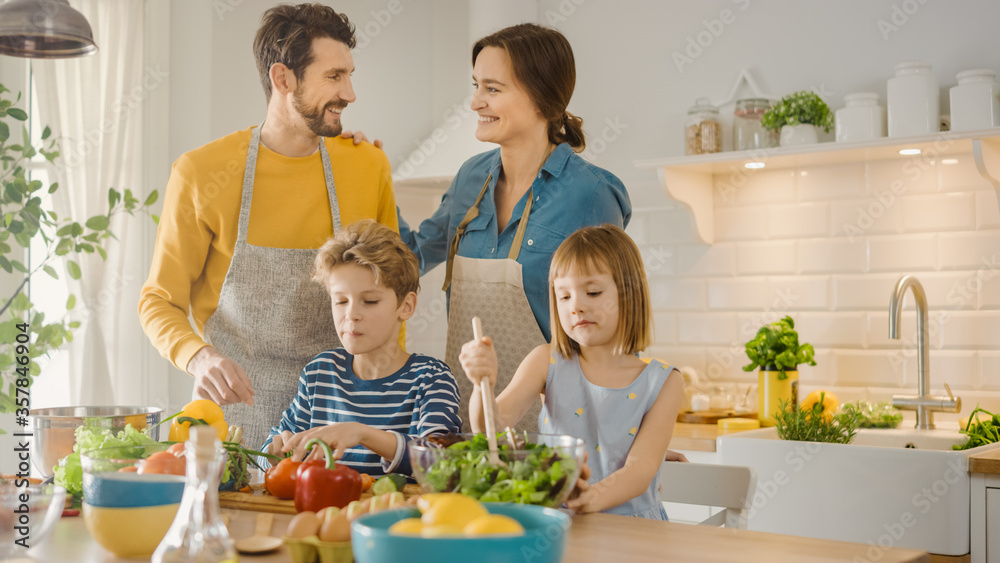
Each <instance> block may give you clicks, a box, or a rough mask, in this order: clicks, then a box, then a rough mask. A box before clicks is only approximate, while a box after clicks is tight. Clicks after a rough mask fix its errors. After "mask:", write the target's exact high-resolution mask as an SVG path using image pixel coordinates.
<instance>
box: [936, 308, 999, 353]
mask: <svg viewBox="0 0 1000 563" xmlns="http://www.w3.org/2000/svg"><path fill="white" fill-rule="evenodd" d="M943 323H944V324H943V327H942V331H941V332H942V335H943V344H944V346H945V347H946V348H986V349H990V348H993V349H996V348H998V344H1000V311H968V312H966V311H949V312H948V316H947V318H946V319H944V320H943Z"/></svg>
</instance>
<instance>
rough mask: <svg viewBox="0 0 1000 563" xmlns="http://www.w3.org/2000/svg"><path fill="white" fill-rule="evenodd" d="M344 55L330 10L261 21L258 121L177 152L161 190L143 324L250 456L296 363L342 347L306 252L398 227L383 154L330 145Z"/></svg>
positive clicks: (345, 86)
mask: <svg viewBox="0 0 1000 563" xmlns="http://www.w3.org/2000/svg"><path fill="white" fill-rule="evenodd" d="M354 45H355V37H354V27H353V26H352V25H351V24H350V22H349V21H348V19H347V17H346V16H344V15H343V14H338V13H336V12H335V11H334V10H333V9H332V8H329V7H327V6H323V5H320V4H300V5H297V6H291V5H280V6H275V7H273V8H271V9H270V10H268V11H267V12H265V14H264V16H263V17H262V19H261V26H260V28H259V29H258V30H257V34H256V37H255V38H254V44H253V48H254V56H255V57H256V61H257V69H258V71H259V72H260V78H261V83H262V85H263V87H264V93H265V95H266V97H267V115H266V117H265V119H264V123H263V124H262V125H261V126H260V127H252V128H250V129H247V130H243V131H238V132H236V133H233V134H230V135H227V136H225V137H222V138H220V139H217V140H215V141H212V142H210V143H208V144H207V145H205V146H203V147H200V148H197V149H195V150H193V151H190V152H188V153H185V154H184V155H181V157H180V158H178V159H177V161H176V162H175V163H174V166H173V170H172V171H171V175H170V180H169V182H168V184H167V190H166V197H165V201H164V209H163V215H162V217H161V218H160V224H159V231H158V233H157V240H156V249H155V253H154V257H153V264H152V267H151V268H150V272H149V278H148V279H147V281H146V284H145V285H144V286H143V289H142V294H141V296H140V300H139V316H140V321H141V322H142V325H143V330H144V331H145V332H146V335H147V336H148V337H149V338H150V340H151V341H152V342H153V344H154V345H155V346H156V347H157V349H158V350H159V351H160V353H161V354H162V355H163V356H164V357H166V358H168V359H169V360H170V361H171V362H173V364H174V365H175V366H177V367H178V368H179V369H184V370H185V371H187V372H188V373H189V374H191V375H192V376H194V380H195V387H194V394H195V396H196V397H199V398H206V399H211V400H213V401H215V402H217V403H219V404H220V405H223V409H224V410H225V411H226V419H227V421H229V423H230V424H236V425H239V426H243V427H244V436H245V438H246V443H247V444H250V445H253V446H257V445H259V444H261V443H263V441H264V439H265V438H266V437H267V432H268V430H269V429H270V428H271V426H273V425H274V424H276V423H277V421H278V420H279V419H280V417H281V413H282V412H283V411H284V409H285V408H287V407H288V404H289V402H290V401H291V399H292V397H293V396H294V394H295V392H296V384H297V381H298V374H299V372H300V370H301V369H302V367H303V366H305V365H306V364H307V363H308V362H309V360H311V359H312V357H313V355H315V354H316V353H317V352H318V351H321V350H328V349H330V348H336V347H338V346H339V343H338V341H337V337H336V331H335V329H334V326H333V321H332V317H331V315H330V298H329V296H328V295H327V293H326V292H325V291H324V290H323V288H322V287H321V286H320V285H319V284H315V283H313V282H312V281H310V274H311V270H312V260H313V257H314V255H315V253H316V251H315V249H316V248H318V247H319V246H321V245H322V244H323V242H325V241H326V239H327V238H328V237H330V236H331V235H333V234H334V233H335V232H337V231H339V230H340V225H348V224H350V223H353V222H355V221H358V220H361V219H366V218H368V219H375V220H377V221H379V222H380V223H383V224H386V225H388V226H390V227H391V228H393V229H394V230H398V225H397V219H396V204H395V199H394V197H393V193H392V179H391V171H390V167H389V162H388V160H387V158H386V157H385V155H384V154H383V153H382V152H381V151H379V150H378V149H376V148H375V147H373V146H372V145H370V144H361V145H359V146H354V145H353V143H352V141H350V140H347V139H343V138H338V137H337V135H339V134H340V133H341V130H342V127H341V122H340V116H341V112H342V111H343V110H344V108H346V107H347V105H348V104H349V103H351V102H353V101H354V100H355V95H354V90H353V88H352V85H351V73H352V72H353V71H354V62H353V58H352V56H351V48H352V47H354ZM189 313H190V317H191V319H193V321H194V325H195V326H194V327H192V326H191V323H190V321H189V319H188V315H189ZM196 329H197V332H196ZM199 333H201V334H202V335H204V338H203V337H202V336H199Z"/></svg>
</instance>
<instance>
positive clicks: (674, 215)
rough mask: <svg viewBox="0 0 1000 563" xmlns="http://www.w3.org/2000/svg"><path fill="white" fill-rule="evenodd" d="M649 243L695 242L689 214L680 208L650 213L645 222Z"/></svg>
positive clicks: (692, 224)
mask: <svg viewBox="0 0 1000 563" xmlns="http://www.w3.org/2000/svg"><path fill="white" fill-rule="evenodd" d="M646 237H647V238H648V240H649V244H664V243H672V244H676V243H678V242H696V241H697V239H696V237H695V234H694V223H693V222H692V219H691V214H690V213H688V212H687V211H685V210H682V209H675V210H669V211H659V212H655V213H652V214H651V215H650V217H649V220H648V222H647V223H646Z"/></svg>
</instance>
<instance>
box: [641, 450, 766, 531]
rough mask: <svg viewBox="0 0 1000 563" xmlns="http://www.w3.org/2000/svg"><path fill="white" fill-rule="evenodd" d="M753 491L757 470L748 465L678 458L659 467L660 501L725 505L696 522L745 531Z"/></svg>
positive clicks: (755, 486) (755, 485) (755, 488)
mask: <svg viewBox="0 0 1000 563" xmlns="http://www.w3.org/2000/svg"><path fill="white" fill-rule="evenodd" d="M756 490H757V473H756V472H754V470H753V469H752V468H750V467H743V466H740V465H715V464H711V463H683V462H677V461H668V462H664V463H663V464H662V465H661V466H660V500H661V501H664V502H677V503H682V504H695V505H699V506H721V507H725V510H722V511H719V512H717V513H716V514H714V515H712V516H710V517H709V518H708V519H706V520H704V521H702V522H699V524H706V525H710V526H722V525H725V526H726V527H727V528H739V529H741V530H745V529H746V527H747V510H748V509H749V508H750V505H751V504H752V503H753V495H754V492H755V491H756Z"/></svg>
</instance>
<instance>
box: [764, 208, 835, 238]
mask: <svg viewBox="0 0 1000 563" xmlns="http://www.w3.org/2000/svg"><path fill="white" fill-rule="evenodd" d="M767 223H768V225H769V227H770V233H769V234H770V236H771V238H804V237H819V236H825V235H826V234H828V233H829V231H830V204H828V203H825V202H817V203H795V204H791V205H770V206H768V208H767Z"/></svg>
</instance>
